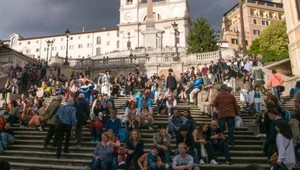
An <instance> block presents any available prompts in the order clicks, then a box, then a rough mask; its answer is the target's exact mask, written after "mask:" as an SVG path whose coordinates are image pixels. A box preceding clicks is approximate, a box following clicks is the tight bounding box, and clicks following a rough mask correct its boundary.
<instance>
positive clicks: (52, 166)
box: [9, 160, 89, 170]
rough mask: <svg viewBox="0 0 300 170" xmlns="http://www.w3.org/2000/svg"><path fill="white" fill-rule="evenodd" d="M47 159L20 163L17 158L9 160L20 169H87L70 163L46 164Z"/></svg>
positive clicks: (14, 166) (13, 166)
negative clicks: (43, 162) (43, 161)
mask: <svg viewBox="0 0 300 170" xmlns="http://www.w3.org/2000/svg"><path fill="white" fill-rule="evenodd" d="M46 162H47V160H45V164H40V163H39V162H34V161H33V162H32V163H23V162H22V163H20V162H19V161H18V160H16V161H9V163H10V165H11V166H12V168H20V169H22V170H24V169H25V170H26V169H28V170H29V169H30V170H31V169H33V168H36V169H38V170H40V169H42V170H65V169H69V170H88V169H89V168H88V167H87V166H70V165H59V164H56V163H54V164H46Z"/></svg>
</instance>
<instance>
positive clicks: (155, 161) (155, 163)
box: [138, 147, 164, 170]
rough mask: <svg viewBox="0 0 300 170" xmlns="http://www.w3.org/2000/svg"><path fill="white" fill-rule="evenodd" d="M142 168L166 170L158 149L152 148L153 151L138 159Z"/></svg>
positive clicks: (145, 169) (143, 169)
mask: <svg viewBox="0 0 300 170" xmlns="http://www.w3.org/2000/svg"><path fill="white" fill-rule="evenodd" d="M138 164H139V166H140V168H141V170H164V167H163V166H162V161H161V158H160V157H159V156H158V149H157V148H156V147H153V148H151V151H150V152H148V153H144V154H143V155H142V156H141V157H140V158H139V160H138Z"/></svg>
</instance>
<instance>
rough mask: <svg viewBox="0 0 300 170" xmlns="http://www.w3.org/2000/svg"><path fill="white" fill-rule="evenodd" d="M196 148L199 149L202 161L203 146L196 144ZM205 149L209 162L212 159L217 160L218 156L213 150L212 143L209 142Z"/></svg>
mask: <svg viewBox="0 0 300 170" xmlns="http://www.w3.org/2000/svg"><path fill="white" fill-rule="evenodd" d="M196 148H197V152H198V157H199V160H200V159H202V155H201V144H200V143H196ZM204 148H205V149H206V153H207V156H208V160H209V161H211V160H212V159H217V154H216V152H215V150H214V148H213V145H212V143H211V141H207V144H206V145H204Z"/></svg>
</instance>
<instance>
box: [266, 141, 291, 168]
mask: <svg viewBox="0 0 300 170" xmlns="http://www.w3.org/2000/svg"><path fill="white" fill-rule="evenodd" d="M289 146H290V143H289V144H288V145H287V147H285V150H287V148H288V147H289ZM277 159H278V152H274V153H273V155H272V156H271V157H270V162H271V163H272V164H276V162H277Z"/></svg>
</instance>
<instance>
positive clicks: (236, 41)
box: [231, 38, 239, 44]
mask: <svg viewBox="0 0 300 170" xmlns="http://www.w3.org/2000/svg"><path fill="white" fill-rule="evenodd" d="M231 44H239V40H238V39H236V38H232V39H231Z"/></svg>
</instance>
